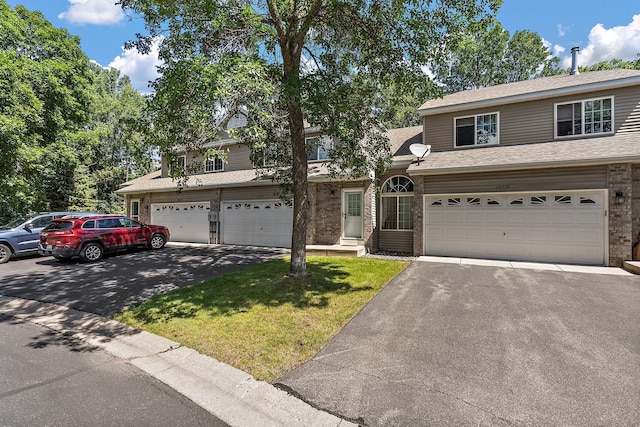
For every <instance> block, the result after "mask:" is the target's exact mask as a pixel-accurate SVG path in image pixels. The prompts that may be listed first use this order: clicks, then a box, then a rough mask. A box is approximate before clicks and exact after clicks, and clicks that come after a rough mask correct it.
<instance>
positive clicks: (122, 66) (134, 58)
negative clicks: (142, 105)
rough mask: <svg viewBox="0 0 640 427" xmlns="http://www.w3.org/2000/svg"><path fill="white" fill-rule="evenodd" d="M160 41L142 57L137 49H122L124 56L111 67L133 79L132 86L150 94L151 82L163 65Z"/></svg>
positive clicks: (115, 60) (154, 43) (118, 57)
mask: <svg viewBox="0 0 640 427" xmlns="http://www.w3.org/2000/svg"><path fill="white" fill-rule="evenodd" d="M159 44H160V41H159V40H156V41H154V42H153V45H152V46H151V52H149V54H147V55H142V54H141V53H139V52H138V51H137V50H136V49H129V50H126V49H124V47H123V48H122V55H119V56H116V57H115V58H114V59H113V61H111V63H109V67H113V68H117V69H118V70H120V73H122V74H126V75H128V76H129V78H130V79H131V84H132V85H133V87H134V88H135V89H137V90H138V91H140V92H142V93H148V92H150V90H151V89H150V88H149V82H150V81H152V80H155V79H156V78H157V77H158V70H157V67H158V66H160V65H162V61H161V60H160V59H159V58H158V48H159Z"/></svg>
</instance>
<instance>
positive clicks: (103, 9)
mask: <svg viewBox="0 0 640 427" xmlns="http://www.w3.org/2000/svg"><path fill="white" fill-rule="evenodd" d="M69 3H71V6H69V10H67V11H66V12H63V13H61V14H60V15H58V18H60V19H64V20H65V21H68V22H70V23H72V24H96V25H112V24H117V23H118V22H120V21H122V20H123V19H124V17H125V15H124V12H123V11H122V7H120V6H119V5H117V4H115V0H69Z"/></svg>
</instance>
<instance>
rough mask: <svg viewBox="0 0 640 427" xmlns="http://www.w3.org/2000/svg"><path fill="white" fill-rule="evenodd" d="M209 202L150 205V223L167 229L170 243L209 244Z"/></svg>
mask: <svg viewBox="0 0 640 427" xmlns="http://www.w3.org/2000/svg"><path fill="white" fill-rule="evenodd" d="M209 210H210V206H209V202H197V203H164V204H154V205H151V223H152V224H158V225H164V226H165V227H167V228H169V234H170V235H171V241H174V242H190V243H209Z"/></svg>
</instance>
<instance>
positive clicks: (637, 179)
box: [631, 165, 640, 244]
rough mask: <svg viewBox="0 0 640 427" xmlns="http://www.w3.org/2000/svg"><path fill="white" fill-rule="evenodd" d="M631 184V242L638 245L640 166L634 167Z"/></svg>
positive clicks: (639, 231)
mask: <svg viewBox="0 0 640 427" xmlns="http://www.w3.org/2000/svg"><path fill="white" fill-rule="evenodd" d="M631 182H632V186H633V191H632V193H631V220H632V226H631V229H632V234H631V237H632V239H631V240H632V241H633V243H636V242H638V240H639V239H640V165H633V167H632V169H631ZM639 244H640V243H639Z"/></svg>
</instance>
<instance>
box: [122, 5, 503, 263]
mask: <svg viewBox="0 0 640 427" xmlns="http://www.w3.org/2000/svg"><path fill="white" fill-rule="evenodd" d="M119 3H120V4H121V5H122V6H123V7H124V8H125V10H132V11H134V12H136V13H140V14H142V15H143V16H144V18H145V20H146V23H147V28H148V30H149V35H147V36H140V37H139V38H138V40H137V42H135V43H134V44H135V45H136V46H137V47H138V49H140V50H141V51H143V52H144V51H147V50H148V49H149V47H150V45H151V42H152V41H153V40H156V37H159V36H163V37H164V38H162V39H161V40H162V44H161V49H160V57H161V59H162V60H163V61H164V64H165V65H164V66H163V67H162V69H161V72H162V74H161V77H160V79H159V80H158V81H157V82H156V83H155V85H154V88H155V90H156V96H155V97H154V100H153V103H152V105H151V109H150V112H151V117H152V120H153V121H152V123H153V137H154V139H156V140H157V141H158V142H159V144H160V146H161V149H162V151H163V153H165V154H166V155H169V156H170V155H171V153H172V152H173V149H174V148H175V147H177V146H180V147H182V148H186V149H200V148H201V147H202V144H203V143H204V142H206V141H210V140H213V139H215V135H216V134H217V133H218V131H219V130H220V129H219V127H220V123H221V120H219V118H218V117H217V116H218V115H219V114H220V113H221V112H225V111H226V112H235V111H240V110H242V109H244V110H246V111H247V112H248V116H247V117H248V124H247V126H246V127H244V128H242V129H241V130H238V131H237V132H236V136H237V137H238V138H239V139H240V140H241V141H242V142H243V143H245V144H247V145H249V146H250V147H251V149H252V153H253V154H252V158H253V159H254V161H255V162H256V163H260V164H259V165H258V166H261V165H264V156H268V157H269V162H267V164H269V165H274V166H273V167H271V168H270V169H269V173H270V174H272V175H273V176H274V178H275V179H276V180H277V181H278V182H281V183H283V184H284V185H285V188H289V189H290V190H291V194H292V198H293V217H294V219H293V238H292V248H291V267H290V275H291V276H303V275H306V248H305V243H306V234H307V201H308V196H307V147H305V120H306V121H307V122H308V123H309V124H310V125H313V126H318V127H319V128H320V129H322V130H323V132H324V133H325V134H327V135H328V136H330V137H332V138H333V140H334V141H335V144H334V147H333V149H332V150H331V152H330V157H331V159H330V162H328V167H329V169H330V171H331V173H332V175H334V176H340V177H345V178H346V177H363V176H367V173H368V171H370V170H381V169H384V168H386V167H388V165H389V164H390V150H389V144H388V141H387V140H385V137H384V136H383V134H382V132H380V131H381V130H382V128H383V127H382V120H381V118H380V116H379V115H378V114H376V111H375V110H374V108H373V105H372V103H373V97H374V96H375V94H377V93H378V92H379V88H380V87H390V86H391V83H392V82H393V84H394V85H395V86H396V88H397V90H398V92H400V93H401V92H402V91H403V89H404V87H405V86H406V85H407V83H408V82H410V81H412V79H414V76H415V75H417V74H418V73H419V72H420V71H421V70H422V67H423V66H424V65H426V64H428V63H429V62H430V61H431V60H433V59H434V57H435V58H437V57H439V56H441V55H442V54H443V52H444V47H445V46H454V45H455V44H456V43H457V35H458V34H460V33H462V31H463V29H466V28H472V29H474V31H481V29H482V28H484V26H485V25H486V24H487V22H488V20H489V18H490V17H491V15H492V13H493V12H495V10H496V9H497V8H498V7H499V5H500V3H501V1H500V0H447V1H429V0H423V1H418V0H406V1H394V2H381V1H377V0H346V1H333V0H296V1H291V0H266V1H247V0H224V1H222V0H207V1H202V0H120V2H119ZM217 118H218V119H217Z"/></svg>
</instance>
